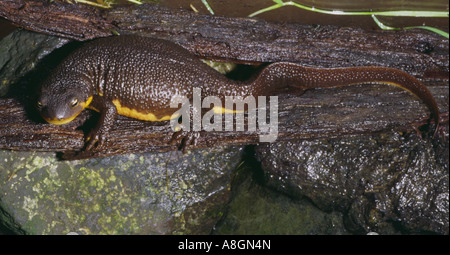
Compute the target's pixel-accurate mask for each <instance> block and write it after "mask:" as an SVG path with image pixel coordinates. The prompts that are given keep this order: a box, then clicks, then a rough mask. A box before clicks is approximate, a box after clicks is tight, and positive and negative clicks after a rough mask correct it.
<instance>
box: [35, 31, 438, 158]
mask: <svg viewBox="0 0 450 255" xmlns="http://www.w3.org/2000/svg"><path fill="white" fill-rule="evenodd" d="M374 83H380V84H388V85H395V86H398V87H400V88H402V89H404V90H407V91H409V92H411V93H412V94H414V95H416V96H417V97H418V98H419V99H421V100H422V101H423V102H424V103H425V104H426V105H427V106H428V108H429V109H430V111H431V116H432V118H433V119H434V120H435V123H436V130H437V123H438V120H439V110H438V106H437V104H436V101H435V100H434V98H433V96H432V94H431V93H430V91H429V90H428V89H427V88H426V87H425V86H424V85H423V84H422V83H421V82H420V81H418V80H417V79H416V78H414V77H413V76H411V75H409V74H407V73H406V72H403V71H401V70H398V69H394V68H387V67H344V68H312V67H305V66H302V65H300V64H297V63H289V62H277V63H272V64H269V65H268V66H266V67H265V68H264V69H262V71H261V72H260V73H259V75H258V76H257V77H256V78H253V79H251V80H249V81H245V82H241V81H235V80H231V79H229V78H227V77H226V76H224V75H222V74H220V73H219V72H217V71H216V70H214V69H212V68H211V67H209V66H208V65H206V64H205V63H203V62H202V61H201V60H199V59H198V58H197V57H195V56H194V55H193V54H191V53H190V52H189V51H187V50H186V49H184V48H182V47H181V46H179V45H177V44H175V43H172V42H170V41H166V40H160V39H152V38H146V37H139V36H115V37H107V38H102V39H96V40H93V41H91V42H88V43H86V44H85V45H83V46H82V47H80V48H79V49H77V50H75V51H74V52H73V53H71V54H70V55H69V56H68V57H67V58H66V59H64V60H63V61H62V62H61V63H60V64H59V65H58V66H57V67H56V69H55V70H54V71H53V72H52V73H51V74H50V75H49V77H48V78H47V79H46V81H44V83H43V84H42V86H41V91H40V92H41V93H40V96H39V98H38V101H37V108H38V110H39V112H40V114H41V116H42V117H43V119H44V120H46V121H47V122H49V123H51V124H56V125H61V124H65V123H68V122H70V121H72V120H73V119H74V118H75V117H76V116H77V115H78V114H79V113H80V112H81V111H83V110H84V109H85V108H89V109H93V110H95V111H98V112H100V119H99V121H98V123H97V125H96V127H95V128H93V130H92V131H91V132H90V133H89V134H88V136H87V139H86V140H87V142H86V146H85V149H84V150H85V151H86V152H88V151H92V150H96V149H101V147H102V145H103V144H104V140H105V139H106V138H107V136H108V132H109V131H110V130H111V127H112V126H113V124H114V121H115V118H116V116H117V115H118V114H119V115H123V116H128V117H131V118H136V119H140V120H145V121H165V120H170V119H171V116H172V114H173V113H174V112H175V111H176V110H177V109H174V108H170V107H169V105H170V101H171V98H172V97H173V96H175V95H180V96H188V97H189V95H192V91H193V88H195V87H197V88H200V89H201V91H202V96H205V97H206V96H219V97H225V96H242V97H246V96H254V97H257V96H273V95H275V94H277V93H280V92H286V91H287V92H292V93H295V94H301V93H302V92H303V91H305V90H308V89H313V88H328V87H338V86H349V85H356V84H374Z"/></svg>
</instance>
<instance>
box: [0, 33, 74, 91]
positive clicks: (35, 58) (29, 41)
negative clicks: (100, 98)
mask: <svg viewBox="0 0 450 255" xmlns="http://www.w3.org/2000/svg"><path fill="white" fill-rule="evenodd" d="M68 42H69V40H68V39H62V38H58V37H54V36H48V35H44V34H38V33H34V32H30V31H26V30H16V31H14V32H12V33H11V34H9V35H8V36H6V37H5V38H3V39H2V40H1V42H0V96H5V95H6V94H7V93H8V92H9V90H10V87H11V85H13V84H14V83H16V82H18V81H19V79H21V78H22V77H23V76H24V75H25V74H26V73H28V72H30V71H31V70H33V68H35V67H36V64H37V63H38V62H39V61H40V60H42V59H43V58H44V57H45V56H47V55H48V54H49V53H50V52H52V51H53V50H54V49H56V48H59V47H61V46H62V45H64V44H66V43H68ZM34 78H35V77H34ZM29 82H31V83H35V82H36V81H35V80H30V81H29Z"/></svg>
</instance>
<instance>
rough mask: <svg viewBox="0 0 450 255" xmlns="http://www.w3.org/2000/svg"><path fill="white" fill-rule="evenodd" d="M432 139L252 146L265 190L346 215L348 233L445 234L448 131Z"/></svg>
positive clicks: (363, 139)
mask: <svg viewBox="0 0 450 255" xmlns="http://www.w3.org/2000/svg"><path fill="white" fill-rule="evenodd" d="M439 139H443V140H444V141H439ZM439 139H436V140H432V139H430V138H425V139H421V138H419V137H418V136H417V135H415V134H409V135H408V134H407V135H404V136H402V135H400V134H398V133H393V132H392V133H386V134H379V135H371V136H359V137H348V138H340V139H339V138H336V139H319V140H315V141H303V142H279V143H273V144H269V145H261V146H258V147H257V156H258V158H259V159H260V160H261V165H262V168H263V169H264V171H265V172H264V174H265V176H266V178H267V181H268V185H269V186H270V187H273V188H275V189H277V190H280V191H282V192H285V193H287V194H289V195H291V196H294V197H297V198H304V197H307V198H309V199H311V201H312V202H313V203H314V204H315V205H317V206H318V207H319V208H321V209H322V210H325V211H330V212H331V211H339V212H343V213H345V222H346V228H347V229H348V230H350V231H351V232H354V233H367V232H370V231H375V232H377V233H380V234H393V233H439V234H448V229H449V225H448V222H449V170H448V169H449V168H448V166H449V164H448V163H449V162H448V161H449V160H448V157H449V151H448V125H447V130H446V131H445V134H444V135H442V136H440V138H439Z"/></svg>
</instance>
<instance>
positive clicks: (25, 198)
mask: <svg viewBox="0 0 450 255" xmlns="http://www.w3.org/2000/svg"><path fill="white" fill-rule="evenodd" d="M241 151H242V149H241V148H237V147H226V148H221V147H217V148H214V149H206V150H195V151H191V152H189V153H187V154H185V155H183V154H180V153H175V152H173V153H147V154H129V155H121V156H114V157H109V158H102V159H90V160H80V161H72V162H66V161H57V160H56V157H55V155H54V154H53V153H42V152H39V153H37V152H11V151H0V162H2V163H1V166H0V198H1V200H0V207H1V208H2V212H3V213H2V214H0V215H1V217H2V218H1V219H0V221H3V222H4V225H7V226H9V228H10V229H12V230H13V231H14V232H16V233H27V234H68V233H74V232H75V233H79V234H208V233H210V232H211V230H212V228H213V226H214V225H215V224H216V222H217V221H218V219H219V218H220V217H221V216H222V214H223V212H222V209H223V207H224V205H225V204H226V202H227V201H228V199H229V192H230V191H229V188H230V182H231V181H230V174H231V171H232V170H233V169H235V168H236V167H237V164H238V163H239V162H240V159H241Z"/></svg>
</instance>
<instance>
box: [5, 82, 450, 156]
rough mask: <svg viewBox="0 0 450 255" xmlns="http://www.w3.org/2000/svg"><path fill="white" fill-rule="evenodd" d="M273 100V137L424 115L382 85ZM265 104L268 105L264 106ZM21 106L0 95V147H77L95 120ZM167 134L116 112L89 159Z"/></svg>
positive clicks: (163, 143) (250, 136)
mask: <svg viewBox="0 0 450 255" xmlns="http://www.w3.org/2000/svg"><path fill="white" fill-rule="evenodd" d="M431 88H432V93H433V94H434V95H436V96H437V100H438V102H439V104H440V105H443V106H445V107H447V108H448V102H447V101H448V100H447V98H448V87H447V85H446V84H440V85H435V86H433V87H431ZM278 101H279V110H278V120H279V123H278V134H277V135H278V138H277V140H278V141H282V140H298V139H315V138H321V137H340V136H348V135H358V134H367V133H375V132H382V131H385V130H390V129H394V130H396V131H399V132H401V131H407V132H414V122H417V121H419V120H423V119H426V118H427V116H428V109H427V108H426V106H425V105H423V104H421V103H420V102H419V101H417V100H415V98H414V97H413V96H412V95H410V94H408V93H407V92H405V91H402V90H400V89H397V88H394V87H389V86H382V85H360V86H355V87H348V88H333V89H316V90H311V91H307V92H306V93H305V94H303V95H302V96H300V97H296V96H291V95H280V96H279V98H278ZM268 107H269V108H270V107H271V106H270V105H269V104H268ZM26 109H27V107H24V106H23V104H22V103H19V102H18V101H17V100H16V99H11V98H10V99H0V116H1V118H0V149H12V150H35V151H58V152H68V151H74V150H75V151H77V150H81V149H82V148H83V146H84V138H85V135H86V134H87V133H88V132H89V130H90V129H91V128H92V126H93V125H95V123H96V119H97V118H98V116H97V114H96V113H95V112H91V111H89V110H85V111H83V112H82V114H81V115H80V116H79V117H77V119H76V121H74V122H72V123H69V124H67V125H62V126H55V125H51V124H47V123H44V122H43V121H42V120H40V118H39V117H38V116H36V114H35V113H34V112H33V111H32V110H31V111H30V110H26ZM394 109H395V110H394ZM424 123H426V122H424ZM444 125H445V123H444ZM446 125H448V122H447V124H446ZM261 134H267V133H262V132H260V129H259V128H258V127H257V130H256V131H248V130H247V128H246V129H245V131H223V132H215V131H214V132H202V133H201V136H200V137H199V138H198V140H197V145H195V146H192V147H190V148H191V149H194V148H205V147H212V146H218V145H221V146H222V145H246V144H257V143H259V138H260V135H261ZM172 135H173V131H172V129H171V127H170V125H169V123H168V121H165V122H146V121H139V120H135V119H131V118H127V117H122V116H119V118H118V120H117V121H116V125H115V126H114V128H113V130H112V131H111V132H110V134H109V136H108V139H107V141H106V144H105V149H104V150H101V151H97V152H95V153H94V154H92V155H89V157H104V156H110V155H116V154H121V153H132V152H135V153H137V152H150V151H152V152H155V151H171V150H176V149H177V145H169V141H170V139H171V137H172ZM427 139H428V138H427Z"/></svg>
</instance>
